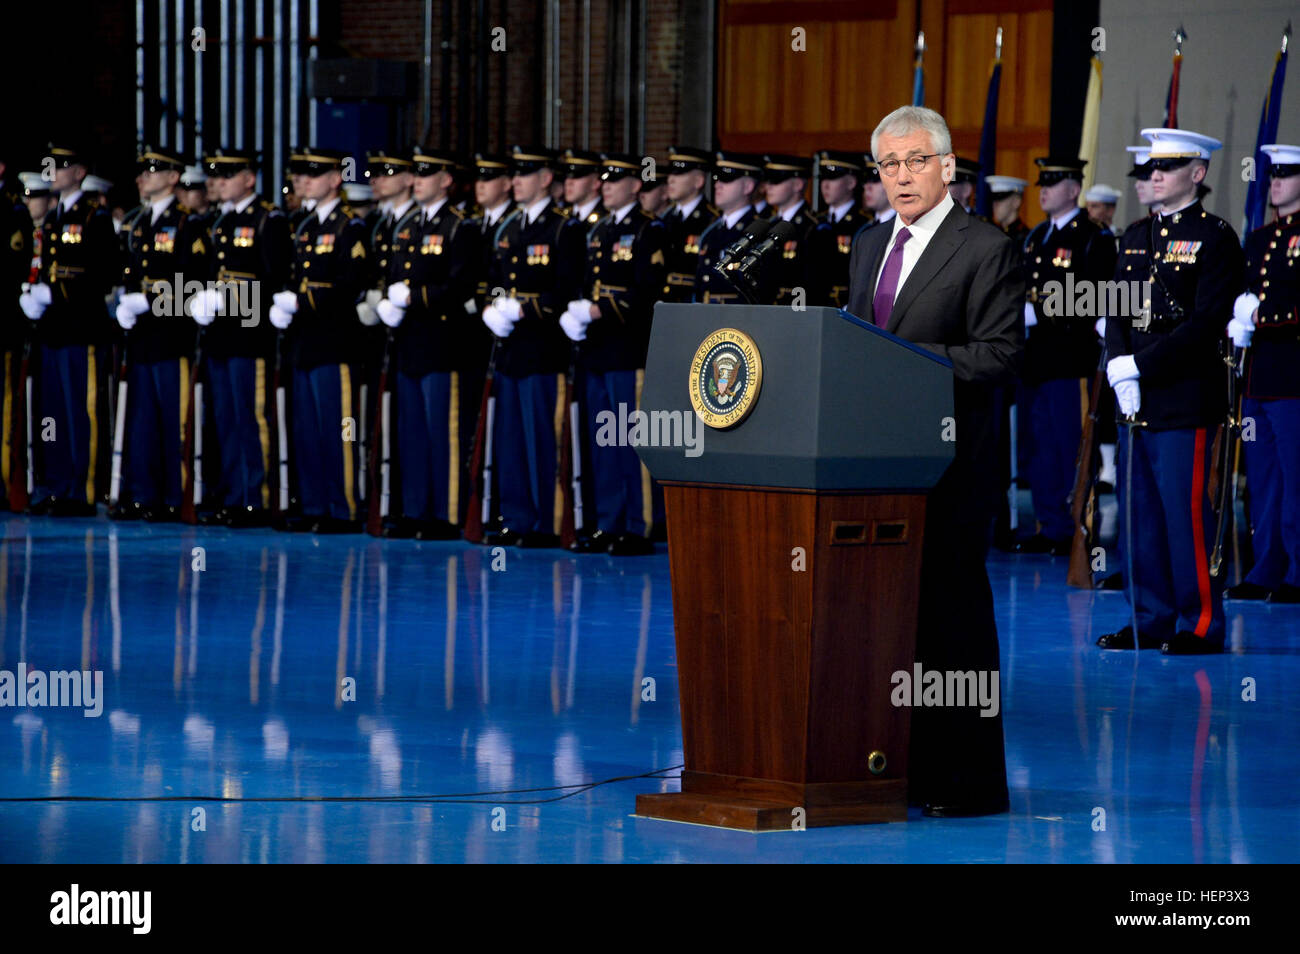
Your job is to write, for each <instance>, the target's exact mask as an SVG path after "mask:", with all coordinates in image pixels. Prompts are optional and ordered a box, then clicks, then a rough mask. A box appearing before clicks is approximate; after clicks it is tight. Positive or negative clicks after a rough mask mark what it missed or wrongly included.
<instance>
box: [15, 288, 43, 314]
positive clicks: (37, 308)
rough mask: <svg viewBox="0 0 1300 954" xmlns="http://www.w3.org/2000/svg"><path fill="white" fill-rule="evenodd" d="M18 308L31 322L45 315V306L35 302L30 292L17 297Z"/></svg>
mask: <svg viewBox="0 0 1300 954" xmlns="http://www.w3.org/2000/svg"><path fill="white" fill-rule="evenodd" d="M18 307H19V308H21V309H22V310H23V314H24V315H26V316H27V317H28V318H30V319H31V320H32V321H36V320H38V319H39V318H40V317H41V315H43V314H45V306H44V305H42V304H41V303H40V302H39V301H37V300H36V298H35V296H33V295H32V293H31V292H23V293H22V294H21V295H19V296H18Z"/></svg>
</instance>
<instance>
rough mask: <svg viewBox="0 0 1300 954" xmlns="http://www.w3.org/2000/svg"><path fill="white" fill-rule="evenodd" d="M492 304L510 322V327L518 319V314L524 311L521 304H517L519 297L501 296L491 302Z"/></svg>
mask: <svg viewBox="0 0 1300 954" xmlns="http://www.w3.org/2000/svg"><path fill="white" fill-rule="evenodd" d="M493 304H494V305H495V306H496V309H497V311H498V312H499V313H500V314H501V317H502V318H504V319H505V320H506V321H508V322H510V325H511V327H513V326H514V324H515V322H517V321H518V320H519V316H520V315H522V314H523V312H524V309H523V306H522V305H520V304H519V299H517V298H504V297H502V298H498V299H497V300H496V301H495V302H493Z"/></svg>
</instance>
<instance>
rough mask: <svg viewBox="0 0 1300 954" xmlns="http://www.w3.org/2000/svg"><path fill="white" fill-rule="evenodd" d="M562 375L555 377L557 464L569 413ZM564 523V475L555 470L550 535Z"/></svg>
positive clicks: (557, 469) (558, 530)
mask: <svg viewBox="0 0 1300 954" xmlns="http://www.w3.org/2000/svg"><path fill="white" fill-rule="evenodd" d="M564 385H565V381H564V375H562V374H557V375H556V376H555V460H556V463H557V464H558V463H559V460H560V456H561V455H562V454H563V453H564V450H563V444H564V415H565V414H567V413H569V396H568V394H566V393H565V392H566V390H567V388H565V386H564ZM563 522H564V475H563V474H562V473H560V468H559V467H556V468H555V504H554V506H553V507H552V508H551V523H552V529H551V532H552V533H559V532H560V528H561V526H562V524H563Z"/></svg>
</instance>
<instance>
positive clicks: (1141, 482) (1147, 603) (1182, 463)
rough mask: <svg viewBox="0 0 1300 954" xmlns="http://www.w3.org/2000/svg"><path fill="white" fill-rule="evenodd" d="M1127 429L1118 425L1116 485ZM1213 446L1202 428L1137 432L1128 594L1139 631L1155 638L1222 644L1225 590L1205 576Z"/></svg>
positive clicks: (1124, 462) (1123, 513)
mask: <svg viewBox="0 0 1300 954" xmlns="http://www.w3.org/2000/svg"><path fill="white" fill-rule="evenodd" d="M1128 430H1129V428H1128V427H1126V426H1121V427H1120V435H1119V479H1120V480H1121V481H1124V480H1126V479H1127V476H1128V434H1127V431H1128ZM1213 443H1214V435H1213V434H1212V433H1210V432H1209V431H1208V430H1207V429H1206V428H1204V427H1201V428H1196V429H1194V430H1193V429H1179V430H1171V431H1148V430H1146V429H1145V428H1137V429H1136V434H1135V440H1134V442H1133V486H1132V498H1133V500H1132V503H1133V507H1132V509H1133V550H1132V556H1133V592H1134V596H1135V599H1136V604H1137V621H1138V630H1139V632H1141V633H1143V634H1149V635H1151V636H1154V637H1156V638H1158V639H1164V638H1167V637H1169V636H1172V635H1174V634H1175V633H1191V634H1194V635H1196V636H1200V637H1202V638H1204V639H1206V640H1208V641H1209V642H1210V643H1212V644H1217V645H1220V646H1221V645H1223V639H1224V624H1223V602H1222V598H1223V586H1222V583H1221V582H1220V579H1215V578H1214V577H1211V576H1210V551H1211V549H1212V548H1213V546H1214V528H1215V516H1214V502H1213V501H1212V500H1211V499H1210V494H1209V477H1210V470H1211V467H1212V463H1213V461H1212V456H1213V455H1212V445H1213ZM1127 511H1128V502H1127V500H1125V502H1124V505H1123V506H1122V507H1121V509H1120V533H1121V534H1124V535H1125V536H1124V545H1125V546H1126V547H1127V546H1128V538H1127V533H1128V529H1127V525H1126V523H1125V520H1126V517H1127ZM1126 569H1127V568H1126Z"/></svg>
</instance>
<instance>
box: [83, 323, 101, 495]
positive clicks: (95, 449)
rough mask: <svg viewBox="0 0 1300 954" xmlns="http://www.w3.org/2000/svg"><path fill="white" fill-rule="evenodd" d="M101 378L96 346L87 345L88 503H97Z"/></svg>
mask: <svg viewBox="0 0 1300 954" xmlns="http://www.w3.org/2000/svg"><path fill="white" fill-rule="evenodd" d="M98 383H99V378H98V375H97V373H96V370H95V346H94V345H88V346H87V347H86V417H88V418H89V419H90V465H89V466H88V467H87V468H86V503H88V504H91V505H93V504H94V503H95V460H96V458H97V456H98V454H99V421H97V420H96V413H97V411H98V401H99V388H98V386H97V385H98Z"/></svg>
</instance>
